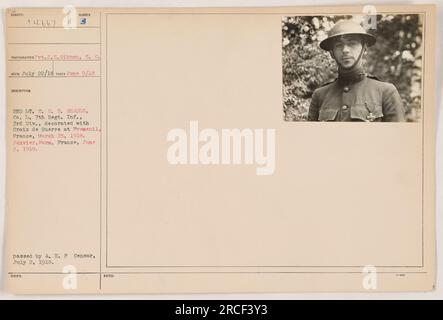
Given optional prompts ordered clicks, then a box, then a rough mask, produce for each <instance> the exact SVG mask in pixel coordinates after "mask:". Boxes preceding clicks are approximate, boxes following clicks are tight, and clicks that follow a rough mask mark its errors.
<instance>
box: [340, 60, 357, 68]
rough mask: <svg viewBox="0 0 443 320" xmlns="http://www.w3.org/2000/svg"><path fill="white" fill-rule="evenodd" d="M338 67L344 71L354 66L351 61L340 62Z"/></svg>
mask: <svg viewBox="0 0 443 320" xmlns="http://www.w3.org/2000/svg"><path fill="white" fill-rule="evenodd" d="M340 66H341V67H342V68H344V69H351V68H352V67H353V66H354V61H351V60H347V61H342V62H341V63H340Z"/></svg>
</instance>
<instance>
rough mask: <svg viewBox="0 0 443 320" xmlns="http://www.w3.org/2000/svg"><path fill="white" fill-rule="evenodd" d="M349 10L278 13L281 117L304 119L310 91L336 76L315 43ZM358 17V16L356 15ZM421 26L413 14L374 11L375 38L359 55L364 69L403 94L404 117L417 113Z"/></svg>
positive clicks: (332, 64)
mask: <svg viewBox="0 0 443 320" xmlns="http://www.w3.org/2000/svg"><path fill="white" fill-rule="evenodd" d="M351 18H353V17H352V16H302V17H284V18H283V20H282V24H283V25H282V31H283V44H282V45H283V110H284V117H285V120H287V121H303V120H307V115H308V109H309V104H310V101H311V97H312V93H313V92H314V90H315V89H316V88H318V87H320V86H321V85H323V84H325V83H327V82H330V81H334V80H335V79H336V78H337V66H336V63H335V61H334V60H333V59H332V58H331V56H330V55H329V53H328V52H326V51H323V50H322V49H320V47H319V43H320V41H321V40H323V39H325V38H326V37H327V32H328V31H329V30H330V29H331V28H332V27H333V26H334V25H335V23H337V22H338V21H340V20H343V19H351ZM357 21H358V20H357ZM422 26H423V23H422V21H421V16H420V15H418V14H401V15H400V14H398V15H392V14H385V15H377V28H376V30H368V32H369V33H371V34H373V35H375V36H376V38H377V43H376V44H375V45H374V46H373V47H370V48H369V50H368V51H369V52H368V54H367V55H366V57H365V69H366V72H367V73H368V74H371V75H374V76H376V77H378V78H379V79H380V80H382V81H387V82H391V83H393V84H394V85H395V86H396V87H397V89H398V91H399V92H400V95H401V97H402V99H403V103H404V107H405V112H406V118H407V120H408V121H414V122H415V121H419V120H420V115H421V78H422V77H421V72H422V50H421V44H422Z"/></svg>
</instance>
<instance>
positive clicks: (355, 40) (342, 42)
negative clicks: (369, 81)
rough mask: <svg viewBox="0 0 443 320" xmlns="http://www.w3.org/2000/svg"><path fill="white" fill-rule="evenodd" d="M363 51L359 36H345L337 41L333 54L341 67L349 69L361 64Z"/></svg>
mask: <svg viewBox="0 0 443 320" xmlns="http://www.w3.org/2000/svg"><path fill="white" fill-rule="evenodd" d="M362 50H363V43H362V40H361V38H360V37H359V36H354V35H345V36H342V37H340V38H338V39H337V40H335V42H334V44H333V47H332V54H333V57H334V59H335V61H337V63H338V64H339V65H340V66H342V67H343V68H345V69H349V68H352V67H353V66H354V65H355V64H356V63H357V62H359V59H360V58H361V54H362Z"/></svg>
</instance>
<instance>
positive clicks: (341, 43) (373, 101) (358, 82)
mask: <svg viewBox="0 0 443 320" xmlns="http://www.w3.org/2000/svg"><path fill="white" fill-rule="evenodd" d="M375 42H376V39H375V37H374V36H372V35H370V34H368V33H366V31H365V30H364V29H363V28H362V27H361V26H360V24H358V23H356V22H354V21H351V20H347V21H342V22H339V23H337V24H336V25H335V26H334V27H333V28H332V29H331V30H330V32H329V34H328V38H327V39H325V40H323V41H322V42H321V43H320V47H321V48H322V49H323V50H326V51H328V52H329V53H330V54H331V56H332V58H333V59H334V60H335V61H336V63H337V65H338V79H336V80H335V81H333V82H331V83H328V84H326V85H323V86H322V87H320V88H318V89H317V90H315V91H314V93H313V95H312V101H311V105H310V107H309V115H308V120H310V121H366V122H370V121H386V122H400V121H405V114H404V108H403V103H402V100H401V97H400V94H399V93H398V91H397V89H396V87H395V86H394V85H393V84H391V83H388V82H382V81H380V80H378V79H377V78H376V77H374V76H370V75H367V74H366V73H365V70H364V68H363V55H364V54H365V53H366V51H367V48H368V47H370V46H372V45H374V44H375Z"/></svg>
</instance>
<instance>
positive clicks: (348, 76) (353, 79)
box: [338, 67, 366, 86]
mask: <svg viewBox="0 0 443 320" xmlns="http://www.w3.org/2000/svg"><path fill="white" fill-rule="evenodd" d="M364 78H366V72H365V70H364V69H363V67H354V68H352V69H350V70H346V69H342V68H339V69H338V83H339V84H341V85H345V86H347V85H350V84H353V83H357V82H360V81H362V80H363V79H364Z"/></svg>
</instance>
